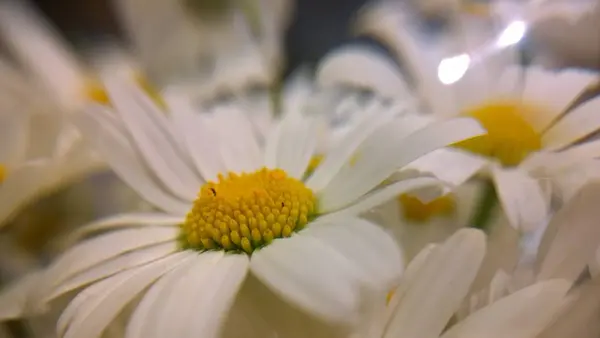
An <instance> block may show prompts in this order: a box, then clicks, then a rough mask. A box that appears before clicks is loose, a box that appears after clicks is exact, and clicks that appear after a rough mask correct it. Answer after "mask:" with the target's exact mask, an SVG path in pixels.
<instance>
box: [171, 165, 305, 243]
mask: <svg viewBox="0 0 600 338" xmlns="http://www.w3.org/2000/svg"><path fill="white" fill-rule="evenodd" d="M315 213H316V212H315V196H314V194H313V192H312V190H310V189H309V188H307V187H306V186H305V185H304V183H302V182H301V181H299V180H297V179H295V178H292V177H289V176H287V174H286V173H285V171H283V170H281V169H267V168H263V169H260V170H258V171H256V172H253V173H242V174H234V173H229V174H228V175H227V176H223V175H219V180H218V182H208V183H206V184H205V185H204V186H202V188H201V189H200V194H199V196H198V198H197V199H196V201H194V205H193V207H192V210H191V211H190V212H189V213H188V215H187V217H186V219H185V222H184V223H183V224H182V225H181V237H180V238H181V242H182V245H183V246H184V247H185V248H190V249H196V250H226V251H240V252H241V251H244V252H246V253H248V254H251V253H252V252H253V251H254V250H255V249H257V248H260V247H262V246H264V245H267V244H269V243H270V242H271V241H273V240H274V239H277V238H283V237H289V236H291V235H292V233H293V232H294V231H298V230H301V229H302V228H304V227H305V226H306V224H308V222H309V220H311V219H312V218H314V216H315Z"/></svg>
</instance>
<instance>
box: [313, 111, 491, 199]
mask: <svg viewBox="0 0 600 338" xmlns="http://www.w3.org/2000/svg"><path fill="white" fill-rule="evenodd" d="M403 122H406V121H405V120H403V119H398V120H396V121H394V122H393V123H389V124H388V125H387V126H385V127H383V128H380V129H379V130H377V131H376V132H375V133H373V134H372V135H371V137H369V138H368V139H367V140H366V141H365V143H364V144H363V145H362V146H361V148H359V150H358V152H357V156H358V158H357V159H356V161H354V162H355V163H349V165H347V166H346V167H345V168H344V169H342V171H341V172H340V173H339V174H338V175H337V176H336V177H335V178H334V179H333V181H331V183H330V184H329V185H328V186H327V188H325V189H324V190H323V191H322V192H321V194H320V195H321V196H320V198H319V203H320V204H321V205H320V207H322V208H323V210H336V209H339V208H341V207H343V206H345V205H347V204H349V203H351V202H353V201H354V200H356V199H358V198H359V197H360V196H362V195H364V194H365V193H367V192H368V191H369V190H371V189H372V188H373V187H375V186H377V185H378V184H380V183H381V182H383V180H385V179H386V178H388V177H389V176H390V175H391V174H392V173H394V172H395V171H396V170H398V169H400V168H401V167H403V166H405V165H407V164H408V163H410V162H412V161H414V160H416V159H417V158H419V157H420V156H422V155H425V154H427V153H429V152H431V151H433V150H435V149H437V148H441V147H443V146H446V145H448V144H451V143H455V142H458V141H461V140H464V139H467V138H471V137H474V136H477V135H480V134H482V133H484V132H485V131H484V129H483V128H481V126H480V125H479V123H477V122H476V121H475V120H473V119H469V118H457V119H451V120H446V121H442V122H439V123H434V124H431V125H428V126H426V127H424V128H422V129H420V130H418V131H416V132H414V133H412V134H410V135H409V136H408V137H403V136H405V135H403V133H402V132H400V131H401V130H406V129H411V127H407V126H403V125H402V123H403Z"/></svg>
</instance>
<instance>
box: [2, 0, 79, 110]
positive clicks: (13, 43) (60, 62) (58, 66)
mask: <svg viewBox="0 0 600 338" xmlns="http://www.w3.org/2000/svg"><path fill="white" fill-rule="evenodd" d="M0 27H1V28H2V29H0V32H3V33H4V34H3V35H4V38H5V39H6V40H5V42H7V43H8V44H9V47H10V49H11V50H12V51H13V52H14V53H15V54H16V56H17V57H18V58H19V60H20V61H21V62H22V63H23V64H24V65H25V66H26V67H27V68H28V70H30V71H31V72H33V74H35V75H36V77H37V78H38V79H39V80H40V81H41V82H42V83H43V85H44V86H45V87H46V88H47V89H48V90H50V91H51V92H52V93H54V94H55V98H56V99H57V100H58V101H59V102H60V103H61V104H62V105H63V107H66V108H67V109H78V108H81V104H82V103H83V102H84V100H85V97H84V90H85V84H86V77H85V75H84V74H83V72H82V69H81V65H80V64H79V63H78V60H76V59H75V56H74V53H72V51H70V50H68V49H67V45H66V44H65V43H64V42H63V41H61V39H60V38H59V36H58V35H57V34H56V33H55V31H54V29H53V28H52V27H50V25H49V24H48V22H47V21H46V20H44V18H43V17H41V16H40V15H39V14H38V13H36V11H35V9H34V8H33V7H31V6H29V5H27V4H26V3H23V2H21V1H12V2H9V1H5V2H3V3H2V4H1V7H0Z"/></svg>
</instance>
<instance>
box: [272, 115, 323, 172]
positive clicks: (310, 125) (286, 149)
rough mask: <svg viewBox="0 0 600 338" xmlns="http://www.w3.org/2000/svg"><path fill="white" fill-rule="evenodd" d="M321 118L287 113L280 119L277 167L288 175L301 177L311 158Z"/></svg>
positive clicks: (315, 145)
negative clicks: (315, 133)
mask: <svg viewBox="0 0 600 338" xmlns="http://www.w3.org/2000/svg"><path fill="white" fill-rule="evenodd" d="M321 122H322V120H320V119H318V118H306V117H301V116H299V115H296V114H289V115H287V116H286V117H285V118H284V119H283V120H282V121H281V124H282V129H281V131H280V132H281V134H280V135H281V136H280V139H279V142H280V146H279V147H278V154H277V167H278V168H280V169H283V170H285V171H286V172H287V173H288V175H290V176H291V177H294V178H296V179H301V178H302V176H303V175H304V173H305V172H306V168H307V167H308V164H309V162H310V159H311V158H312V156H313V154H314V152H315V150H316V147H317V138H316V137H315V135H314V131H315V130H317V129H318V128H319V127H318V126H319V124H320V123H321Z"/></svg>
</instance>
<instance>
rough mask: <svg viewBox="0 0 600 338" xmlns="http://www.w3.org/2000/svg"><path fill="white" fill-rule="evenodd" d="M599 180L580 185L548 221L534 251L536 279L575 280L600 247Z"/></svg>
mask: <svg viewBox="0 0 600 338" xmlns="http://www.w3.org/2000/svg"><path fill="white" fill-rule="evenodd" d="M599 200H600V183H598V182H593V183H590V184H589V185H587V186H585V187H583V188H582V189H581V190H580V191H579V193H577V194H576V195H575V197H573V198H572V199H571V200H570V201H569V202H568V204H566V205H565V206H563V207H562V208H561V209H560V210H559V211H558V212H557V213H556V214H554V216H553V217H552V220H551V221H550V224H549V225H548V230H547V231H546V232H545V234H544V237H543V239H542V243H541V244H540V249H539V251H538V262H537V265H538V276H537V279H538V280H545V279H550V278H565V279H567V280H569V281H575V280H576V279H577V278H578V277H579V275H580V274H581V271H583V270H584V269H585V267H586V265H587V264H588V263H589V262H590V261H591V260H592V257H594V253H595V252H596V250H597V248H598V247H599V246H600V227H598V222H597V217H598V205H597V204H598V201H599Z"/></svg>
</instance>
